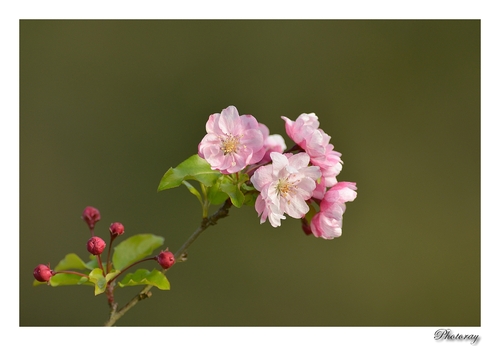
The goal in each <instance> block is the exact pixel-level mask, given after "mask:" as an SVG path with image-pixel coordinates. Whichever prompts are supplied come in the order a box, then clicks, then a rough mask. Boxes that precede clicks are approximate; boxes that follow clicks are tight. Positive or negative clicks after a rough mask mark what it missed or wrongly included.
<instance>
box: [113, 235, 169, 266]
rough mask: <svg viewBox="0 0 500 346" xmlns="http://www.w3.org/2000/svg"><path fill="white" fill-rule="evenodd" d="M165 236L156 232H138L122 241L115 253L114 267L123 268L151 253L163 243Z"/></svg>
mask: <svg viewBox="0 0 500 346" xmlns="http://www.w3.org/2000/svg"><path fill="white" fill-rule="evenodd" d="M163 241H164V238H163V237H159V236H156V235H154V234H136V235H134V236H132V237H130V238H128V239H126V240H124V241H122V242H121V243H120V244H119V245H118V246H117V247H115V251H114V253H113V267H114V268H115V269H116V270H122V269H124V268H125V267H127V266H129V265H131V264H132V263H134V262H136V261H138V260H141V259H143V258H144V257H146V256H148V255H151V254H152V253H153V251H154V250H155V249H156V248H158V247H160V246H162V245H163Z"/></svg>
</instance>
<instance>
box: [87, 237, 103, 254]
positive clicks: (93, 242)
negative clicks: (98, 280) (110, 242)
mask: <svg viewBox="0 0 500 346" xmlns="http://www.w3.org/2000/svg"><path fill="white" fill-rule="evenodd" d="M105 248H106V243H105V242H104V240H102V239H101V238H99V237H92V238H90V239H89V241H88V242H87V250H88V251H89V252H90V253H91V254H92V255H100V254H102V252H103V251H104V249H105Z"/></svg>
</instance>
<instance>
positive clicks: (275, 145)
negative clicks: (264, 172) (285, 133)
mask: <svg viewBox="0 0 500 346" xmlns="http://www.w3.org/2000/svg"><path fill="white" fill-rule="evenodd" d="M259 128H260V131H261V132H262V135H263V136H264V148H265V150H266V152H265V154H264V157H263V158H262V160H260V162H259V164H264V163H267V162H271V153H272V152H278V153H283V152H284V151H285V149H286V143H285V139H284V138H283V137H282V136H281V135H278V134H274V135H269V128H268V127H267V126H266V125H264V124H261V123H259Z"/></svg>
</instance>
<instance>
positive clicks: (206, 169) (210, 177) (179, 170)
mask: <svg viewBox="0 0 500 346" xmlns="http://www.w3.org/2000/svg"><path fill="white" fill-rule="evenodd" d="M220 175H221V173H220V172H218V171H214V170H212V168H211V167H210V164H209V163H208V162H207V161H206V160H204V159H202V158H201V157H200V156H199V155H198V154H195V155H193V156H191V157H189V158H188V159H187V160H184V161H183V162H181V163H180V164H179V165H178V166H177V167H175V168H172V167H170V169H169V170H168V171H167V172H166V173H165V174H164V175H163V177H162V178H161V180H160V185H159V186H158V191H163V190H167V189H171V188H174V187H178V186H180V185H181V184H182V182H183V181H184V180H196V181H199V182H200V183H202V184H203V185H205V186H212V184H213V183H215V181H216V180H217V178H219V176H220Z"/></svg>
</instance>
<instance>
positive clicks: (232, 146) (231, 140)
mask: <svg viewBox="0 0 500 346" xmlns="http://www.w3.org/2000/svg"><path fill="white" fill-rule="evenodd" d="M240 138H241V136H233V135H228V136H227V137H226V138H225V139H222V140H221V145H220V149H221V150H222V151H223V152H224V155H227V154H233V153H237V152H238V148H239V146H240Z"/></svg>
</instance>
